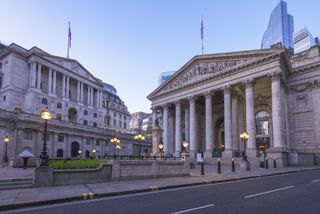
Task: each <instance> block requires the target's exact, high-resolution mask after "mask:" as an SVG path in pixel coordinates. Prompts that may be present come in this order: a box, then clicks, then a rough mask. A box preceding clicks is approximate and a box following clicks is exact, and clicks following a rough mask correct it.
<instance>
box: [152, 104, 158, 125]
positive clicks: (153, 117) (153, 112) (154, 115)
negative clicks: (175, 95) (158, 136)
mask: <svg viewBox="0 0 320 214" xmlns="http://www.w3.org/2000/svg"><path fill="white" fill-rule="evenodd" d="M156 119H157V109H156V108H152V128H155V126H156V124H155V122H156Z"/></svg>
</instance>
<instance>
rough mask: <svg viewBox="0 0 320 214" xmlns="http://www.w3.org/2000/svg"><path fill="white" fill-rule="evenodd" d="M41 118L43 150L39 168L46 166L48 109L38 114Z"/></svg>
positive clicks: (49, 117) (50, 116) (49, 115)
mask: <svg viewBox="0 0 320 214" xmlns="http://www.w3.org/2000/svg"><path fill="white" fill-rule="evenodd" d="M40 116H41V118H42V119H43V120H44V141H43V148H42V152H41V155H40V159H41V164H40V166H48V159H49V157H48V153H47V126H48V121H49V120H51V118H52V115H51V113H50V112H49V110H48V107H46V108H45V109H44V110H42V111H41V113H40Z"/></svg>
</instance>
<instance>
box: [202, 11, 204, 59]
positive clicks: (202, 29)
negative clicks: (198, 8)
mask: <svg viewBox="0 0 320 214" xmlns="http://www.w3.org/2000/svg"><path fill="white" fill-rule="evenodd" d="M201 51H202V55H203V53H204V48H203V16H201Z"/></svg>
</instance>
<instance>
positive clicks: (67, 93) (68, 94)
mask: <svg viewBox="0 0 320 214" xmlns="http://www.w3.org/2000/svg"><path fill="white" fill-rule="evenodd" d="M69 92H70V77H69V76H67V86H66V97H67V98H68V99H70V93H69Z"/></svg>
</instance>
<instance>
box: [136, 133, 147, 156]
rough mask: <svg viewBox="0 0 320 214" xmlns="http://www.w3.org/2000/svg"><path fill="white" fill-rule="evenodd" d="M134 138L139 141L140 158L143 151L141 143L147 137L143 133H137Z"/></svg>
mask: <svg viewBox="0 0 320 214" xmlns="http://www.w3.org/2000/svg"><path fill="white" fill-rule="evenodd" d="M134 139H135V140H137V141H138V142H139V158H140V152H141V145H140V143H141V142H142V141H144V140H145V139H146V138H145V137H144V136H143V135H142V134H137V135H135V136H134Z"/></svg>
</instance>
